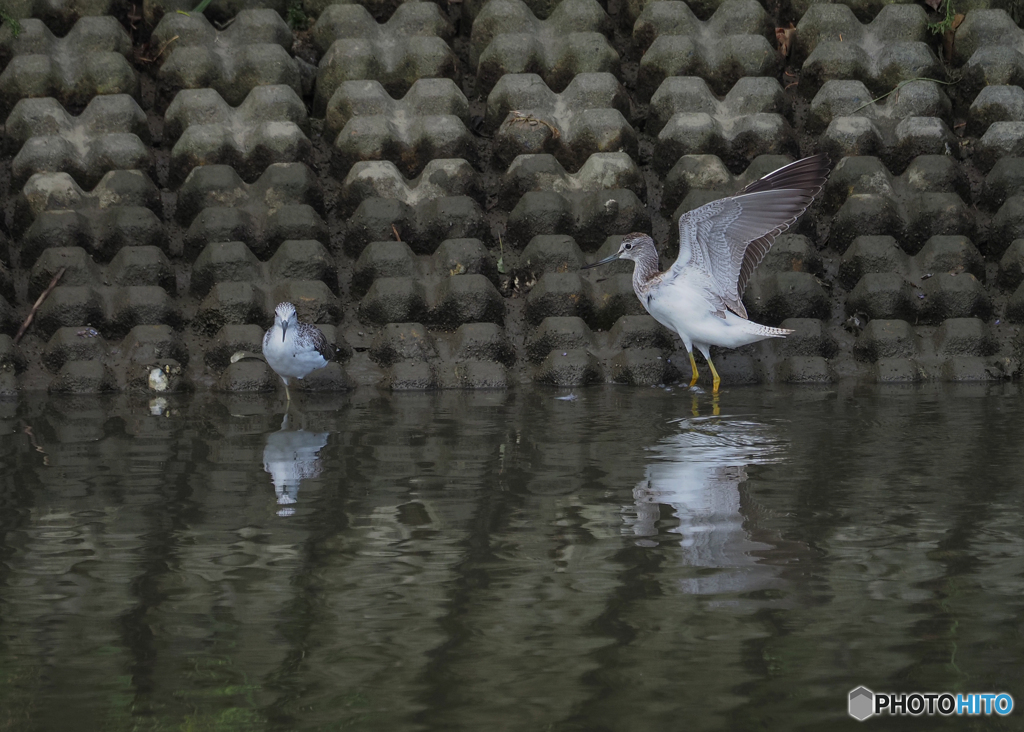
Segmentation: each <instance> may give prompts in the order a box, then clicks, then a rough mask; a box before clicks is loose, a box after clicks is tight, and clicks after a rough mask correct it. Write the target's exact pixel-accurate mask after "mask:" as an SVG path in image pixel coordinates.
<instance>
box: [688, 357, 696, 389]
mask: <svg viewBox="0 0 1024 732" xmlns="http://www.w3.org/2000/svg"><path fill="white" fill-rule="evenodd" d="M688 355H689V356H690V368H691V369H693V378H692V379H690V387H691V388H692V387H693V385H694V384H696V383H697V362H696V361H694V360H693V351H690V352H689V354H688Z"/></svg>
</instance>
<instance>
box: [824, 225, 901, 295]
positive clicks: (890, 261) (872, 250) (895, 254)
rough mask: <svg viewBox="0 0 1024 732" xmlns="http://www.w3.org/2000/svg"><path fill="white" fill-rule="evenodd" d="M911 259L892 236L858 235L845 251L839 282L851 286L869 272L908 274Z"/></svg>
mask: <svg viewBox="0 0 1024 732" xmlns="http://www.w3.org/2000/svg"><path fill="white" fill-rule="evenodd" d="M909 265H910V259H909V258H908V257H907V254H906V252H904V251H903V250H902V249H900V247H899V245H898V244H897V243H896V240H895V239H894V238H893V237H891V236H858V237H857V238H856V239H854V240H853V243H852V244H851V245H850V246H849V248H848V249H847V250H846V251H845V252H844V253H843V257H842V259H841V260H840V263H839V282H840V283H841V284H842V285H843V286H844V287H846V288H851V287H853V286H854V285H856V284H857V282H859V281H860V278H861V277H863V276H864V275H866V274H868V273H883V272H889V273H895V274H899V275H906V274H907V271H908V268H909Z"/></svg>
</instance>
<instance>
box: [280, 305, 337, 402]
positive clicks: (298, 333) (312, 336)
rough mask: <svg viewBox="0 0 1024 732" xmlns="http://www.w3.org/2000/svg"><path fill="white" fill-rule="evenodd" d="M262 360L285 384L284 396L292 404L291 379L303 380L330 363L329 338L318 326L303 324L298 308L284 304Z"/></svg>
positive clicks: (281, 306)
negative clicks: (289, 385) (296, 310)
mask: <svg viewBox="0 0 1024 732" xmlns="http://www.w3.org/2000/svg"><path fill="white" fill-rule="evenodd" d="M263 356H264V358H266V359H267V363H268V364H269V365H270V368H272V369H274V371H275V372H276V373H277V375H278V376H280V377H281V381H283V382H284V394H285V396H286V397H287V398H288V401H291V400H292V395H291V392H290V391H289V390H288V379H302V378H305V377H306V376H308V375H309V374H310V373H311V372H313V371H316V370H317V369H322V368H323V367H324V366H326V365H327V362H328V361H330V360H331V349H330V346H328V345H327V338H325V337H324V334H323V332H322V331H321V330H320V329H319V328H317V327H316V326H315V325H310V324H309V323H300V322H299V316H298V315H296V314H295V306H294V305H292V304H291V303H290V302H282V303H280V304H279V305H278V306H277V309H276V310H275V311H274V325H272V326H271V328H270V330H268V331H267V333H266V335H264V336H263Z"/></svg>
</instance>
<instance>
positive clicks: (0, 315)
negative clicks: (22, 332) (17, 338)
mask: <svg viewBox="0 0 1024 732" xmlns="http://www.w3.org/2000/svg"><path fill="white" fill-rule="evenodd" d="M18 321H19V318H18V317H17V315H16V314H15V312H14V308H12V307H11V305H10V303H8V302H7V299H6V298H4V297H3V296H2V295H0V332H2V333H10V334H11V335H14V334H15V333H17V328H18V326H19V322H18Z"/></svg>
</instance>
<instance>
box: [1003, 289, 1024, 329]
mask: <svg viewBox="0 0 1024 732" xmlns="http://www.w3.org/2000/svg"><path fill="white" fill-rule="evenodd" d="M1006 317H1007V318H1009V320H1010V321H1012V322H1014V323H1024V284H1022V285H1020V286H1019V287H1018V288H1017V289H1016V290H1014V292H1013V294H1012V295H1010V299H1009V300H1007V302H1006Z"/></svg>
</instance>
